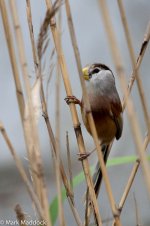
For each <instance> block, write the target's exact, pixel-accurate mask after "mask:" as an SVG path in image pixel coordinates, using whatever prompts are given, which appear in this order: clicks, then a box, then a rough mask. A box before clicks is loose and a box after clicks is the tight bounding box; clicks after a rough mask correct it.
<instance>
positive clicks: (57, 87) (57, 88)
mask: <svg viewBox="0 0 150 226" xmlns="http://www.w3.org/2000/svg"><path fill="white" fill-rule="evenodd" d="M58 24H59V25H58V29H59V32H60V31H61V9H59V15H58ZM60 39H61V36H60ZM60 43H61V40H60ZM60 76H61V75H60V68H59V65H58V62H57V70H56V85H55V97H56V99H55V103H56V109H55V134H56V135H55V136H56V149H57V155H56V168H55V169H56V182H57V190H58V206H59V224H60V225H62V226H65V225H66V223H65V217H64V208H63V204H62V193H61V178H60V168H59V165H60V115H61V114H60Z"/></svg>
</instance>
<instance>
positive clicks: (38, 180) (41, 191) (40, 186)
mask: <svg viewBox="0 0 150 226" xmlns="http://www.w3.org/2000/svg"><path fill="white" fill-rule="evenodd" d="M10 7H11V13H12V19H13V24H14V28H15V35H16V39H17V43H18V53H19V58H20V63H21V68H22V73H23V80H24V84H25V90H26V94H27V100H28V109H29V124H28V133H29V135H30V136H31V145H32V148H31V149H30V150H31V151H32V152H31V153H30V154H31V155H32V157H33V156H34V159H33V158H32V163H31V162H30V164H32V166H33V167H35V168H34V170H35V172H36V174H35V177H34V179H35V181H34V183H35V184H34V185H35V189H36V192H37V194H38V197H39V200H40V203H41V205H42V208H43V210H44V214H45V219H46V223H47V225H49V226H51V225H52V224H51V219H50V215H49V204H48V198H47V191H46V185H45V180H44V173H43V166H42V159H41V153H40V143H39V137H38V130H37V125H36V120H35V115H34V108H33V103H32V97H31V88H30V81H29V77H28V68H27V61H26V56H25V48H24V42H23V36H22V31H21V27H20V23H19V18H18V14H17V8H16V4H15V1H12V0H11V1H10ZM29 125H30V126H29Z"/></svg>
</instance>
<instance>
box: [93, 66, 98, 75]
mask: <svg viewBox="0 0 150 226" xmlns="http://www.w3.org/2000/svg"><path fill="white" fill-rule="evenodd" d="M98 72H100V68H98V67H96V68H94V69H93V70H92V74H96V73H98Z"/></svg>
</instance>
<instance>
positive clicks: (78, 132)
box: [46, 0, 102, 225]
mask: <svg viewBox="0 0 150 226" xmlns="http://www.w3.org/2000/svg"><path fill="white" fill-rule="evenodd" d="M46 4H47V8H48V9H49V10H51V9H52V3H51V1H49V0H46ZM50 26H51V31H52V35H53V39H54V43H55V48H56V52H57V55H58V59H59V64H60V68H61V73H62V76H63V81H64V85H65V89H66V93H67V96H72V89H71V85H70V81H69V75H68V71H67V66H66V63H65V59H64V55H63V52H62V48H61V45H60V43H59V38H58V37H59V33H58V30H57V27H56V21H55V18H53V19H52V20H51V21H50ZM69 107H70V112H71V115H72V120H73V125H74V130H75V134H76V138H77V143H78V147H79V152H80V154H81V155H82V154H85V153H86V151H85V145H84V141H83V136H82V133H81V127H80V123H79V119H78V115H77V111H76V107H75V104H74V103H70V104H69ZM82 165H83V170H84V173H85V177H86V182H87V184H88V187H89V191H90V198H91V201H92V203H93V208H94V212H95V214H96V217H97V221H98V224H99V225H102V221H101V217H100V214H99V209H98V204H97V200H96V196H95V192H94V187H93V182H92V179H91V175H90V168H89V163H88V160H87V159H85V160H83V162H82Z"/></svg>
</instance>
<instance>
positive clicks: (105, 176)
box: [65, 0, 121, 225]
mask: <svg viewBox="0 0 150 226" xmlns="http://www.w3.org/2000/svg"><path fill="white" fill-rule="evenodd" d="M65 2H66V13H67V18H68V26H69V31H70V36H71V41H72V46H73V50H74V54H75V59H76V63H77V68H78V72H79V78H80V82H81V86H82V91H83V99H84V103H85V105H86V109H87V118H88V122H89V125H90V128H91V131H92V136H93V139H94V142H95V145H96V150H97V155H98V159H99V163H100V167H101V170H102V174H103V179H104V182H105V186H106V190H107V195H108V198H109V201H110V206H111V209H112V213H113V216H114V218H115V220H116V224H118V225H121V222H120V219H119V217H118V210H117V208H116V204H115V200H114V197H113V194H112V190H111V185H110V181H109V178H108V174H107V170H106V166H105V163H104V160H103V154H102V152H101V147H100V145H99V140H98V136H97V132H96V128H95V123H94V120H93V116H92V112H91V108H90V103H89V99H88V94H87V90H86V86H85V81H84V79H83V74H82V65H81V59H80V54H79V49H78V45H77V40H76V34H75V30H74V25H73V21H72V15H71V10H70V5H69V0H66V1H65Z"/></svg>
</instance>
